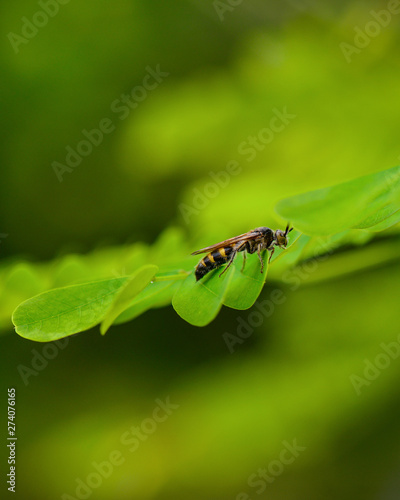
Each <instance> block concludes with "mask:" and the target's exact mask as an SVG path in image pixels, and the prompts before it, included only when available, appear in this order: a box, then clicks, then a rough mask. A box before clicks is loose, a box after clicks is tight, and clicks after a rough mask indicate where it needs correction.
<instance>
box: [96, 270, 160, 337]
mask: <svg viewBox="0 0 400 500" xmlns="http://www.w3.org/2000/svg"><path fill="white" fill-rule="evenodd" d="M157 271H158V267H157V266H153V265H151V264H149V265H146V266H143V267H141V268H140V269H138V270H137V271H136V272H135V273H134V274H133V275H132V276H130V278H129V279H128V280H127V281H126V282H125V283H124V285H123V286H122V288H121V289H120V290H119V292H118V294H117V295H115V296H114V299H113V302H112V304H111V305H110V307H109V309H108V310H107V314H106V315H105V317H104V319H103V321H102V322H101V326H100V332H101V334H102V335H104V334H105V333H106V332H107V330H108V329H109V328H110V326H111V325H112V324H113V322H114V320H115V319H116V318H117V317H118V316H119V315H120V314H121V313H123V312H124V311H125V309H127V308H128V307H129V306H130V305H131V303H132V299H133V298H134V297H136V296H137V295H138V294H139V293H140V292H141V291H142V290H143V289H144V288H145V287H146V286H147V285H148V284H149V283H150V281H151V280H152V278H154V275H155V274H156V272H157Z"/></svg>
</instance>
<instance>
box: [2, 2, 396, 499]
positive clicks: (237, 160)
mask: <svg viewBox="0 0 400 500" xmlns="http://www.w3.org/2000/svg"><path fill="white" fill-rule="evenodd" d="M43 5H44V6H45V7H46V8H47V9H49V12H52V16H50V17H49V18H48V20H47V22H46V21H43V19H44V20H45V17H43V15H42V16H41V15H40V14H38V12H43V9H44V7H43ZM55 5H56V6H55ZM389 7H390V8H391V9H392V10H393V12H392V13H391V14H389V15H388V14H385V13H382V10H385V11H387V9H388V8H389ZM396 9H397V10H398V11H399V12H400V7H399V6H396V2H393V1H392V2H378V1H376V2H356V1H336V2H333V1H331V2H317V1H316V0H303V1H296V0H285V1H283V2H282V1H280V2H278V1H277V0H276V1H269V2H262V1H260V0H254V1H251V0H243V2H238V1H236V2H233V1H232V0H231V1H230V2H228V0H222V1H221V2H212V1H209V2H201V1H199V0H193V1H176V2H173V3H172V2H171V3H167V2H162V1H159V0H156V1H153V2H145V1H143V0H141V1H132V0H115V1H114V2H113V3H108V4H107V3H99V2H94V1H92V0H88V1H86V2H84V3H79V4H78V3H76V2H69V3H66V4H65V5H61V4H54V3H53V2H51V1H50V2H47V1H46V0H45V1H44V2H42V4H40V3H36V2H28V1H23V0H21V1H20V2H18V3H17V4H16V5H11V4H10V5H7V4H2V6H1V7H0V13H1V15H0V26H1V32H2V33H3V42H2V44H1V46H0V51H1V52H0V57H1V74H2V96H3V99H2V103H3V112H2V113H1V117H0V126H1V136H0V137H1V143H2V144H1V146H2V147H1V156H2V162H1V163H2V168H1V174H0V175H1V183H0V234H1V235H2V237H1V239H0V257H1V260H0V276H1V278H2V282H1V283H0V299H1V303H2V304H3V306H2V309H3V311H2V313H1V315H0V316H1V320H2V328H3V330H2V332H3V333H4V335H3V336H2V337H1V340H0V341H1V343H2V346H1V352H2V360H1V368H0V369H1V373H2V376H1V378H2V381H3V384H2V386H3V389H2V392H1V394H2V397H3V403H2V408H3V411H2V413H3V415H2V418H4V425H2V429H3V437H4V438H5V437H6V428H7V427H6V422H5V413H6V398H7V391H6V388H7V387H15V388H16V394H17V399H16V400H17V406H16V411H17V419H16V424H17V436H18V446H17V494H16V495H14V498H15V497H16V498H30V499H32V500H36V499H55V498H63V499H68V498H69V499H70V498H95V499H101V500H102V499H111V498H112V499H114V498H118V499H133V498H135V499H141V500H142V499H143V500H147V499H154V500H167V499H168V500H169V499H187V498H191V499H237V500H249V499H255V498H263V499H264V498H265V499H267V498H268V499H283V498H284V499H288V500H291V499H298V498H307V499H320V498H325V499H337V498H342V499H358V498H360V499H382V500H388V499H397V498H399V493H398V491H399V486H400V484H399V483H400V480H399V473H400V431H399V427H398V419H399V411H400V391H399V384H398V380H399V376H400V365H399V363H400V361H399V359H398V358H397V356H398V355H399V352H400V344H399V341H400V337H399V334H400V328H399V321H398V305H399V300H398V297H399V294H400V280H399V277H400V266H399V263H398V261H395V262H391V263H386V264H382V265H381V266H375V267H374V268H368V267H366V268H363V269H362V270H361V271H358V272H351V271H352V270H354V269H355V268H357V262H356V259H357V257H354V262H351V259H352V256H351V255H352V254H351V252H350V254H349V258H350V264H348V265H347V267H346V271H348V272H343V268H342V267H341V261H340V259H338V260H337V261H334V262H336V264H335V265H336V266H337V269H336V270H337V273H333V276H332V273H328V274H330V275H331V279H329V280H326V279H322V278H323V277H324V273H323V269H324V265H325V264H324V262H319V263H317V265H316V266H315V267H312V268H311V267H309V268H303V269H302V270H301V274H294V275H293V276H291V277H290V278H289V279H288V280H286V282H274V281H272V280H270V281H267V285H266V287H265V289H264V291H263V293H262V296H261V299H262V300H268V299H269V298H271V297H272V296H273V295H271V294H273V293H274V291H275V290H277V289H278V290H281V291H282V293H283V295H282V296H283V297H284V300H282V301H281V302H282V303H280V304H275V305H274V307H273V310H272V312H271V314H268V315H267V316H262V317H261V319H260V316H255V315H254V311H256V309H255V308H252V309H251V310H249V311H240V312H239V311H234V310H228V309H223V311H222V312H221V313H220V315H219V316H218V318H217V319H216V320H215V321H214V322H213V323H212V324H211V325H209V326H207V327H205V328H201V329H200V328H196V327H192V326H190V325H188V324H187V323H185V322H184V321H183V320H181V319H180V318H179V317H178V316H177V314H176V313H175V312H174V311H173V309H172V307H167V308H163V309H158V310H154V311H149V312H147V313H146V314H144V315H143V316H141V317H139V318H138V319H137V320H135V321H133V322H130V323H127V324H124V325H120V326H114V327H112V328H111V330H110V331H109V332H108V334H107V335H106V336H105V337H101V336H100V334H99V331H98V328H95V329H93V330H92V331H89V332H86V333H82V334H79V335H76V336H74V337H72V338H70V339H69V340H65V341H63V342H61V343H55V344H50V345H46V344H36V343H33V342H30V341H27V340H25V339H22V338H20V337H19V336H18V335H16V334H15V332H13V329H12V324H11V320H10V312H9V309H10V308H11V306H12V305H13V306H14V307H15V306H16V305H17V304H18V303H19V302H20V301H22V300H24V299H26V298H29V297H30V296H31V295H34V294H35V293H38V291H40V290H37V289H36V288H35V287H36V285H35V283H34V280H33V279H32V281H30V278H31V276H32V272H33V271H32V269H34V270H35V271H34V273H37V276H41V272H42V271H43V269H45V268H46V269H47V272H48V269H50V270H51V269H52V267H51V266H52V265H53V263H57V262H60V260H61V261H62V259H72V260H73V259H74V258H75V257H74V255H75V256H76V255H79V254H89V259H90V255H91V253H92V252H99V251H100V250H102V251H103V250H104V253H103V254H102V255H103V259H106V255H107V248H108V247H109V246H113V247H121V246H123V245H127V244H130V243H133V242H137V241H142V242H145V243H147V244H152V243H153V242H154V241H155V240H156V239H157V237H158V236H159V235H160V233H162V232H163V231H164V230H165V229H166V228H168V227H170V226H178V227H181V228H183V230H184V231H185V234H186V237H187V241H188V248H189V251H192V250H195V249H196V248H198V247H199V246H201V244H203V243H204V245H206V244H211V243H213V242H214V241H219V240H222V239H224V238H227V237H230V236H233V235H235V234H239V233H242V232H245V231H247V230H249V229H251V228H254V227H257V226H264V225H267V226H270V227H273V228H277V227H282V224H284V223H285V221H281V220H279V219H278V218H277V216H276V215H275V213H274V211H273V207H274V205H275V203H276V202H277V201H278V200H280V199H281V198H284V197H286V196H290V195H292V194H295V193H299V192H302V191H307V190H311V189H315V188H318V187H323V186H326V185H329V184H334V183H336V182H341V181H345V180H348V179H351V178H354V177H357V176H360V175H364V174H368V173H371V172H374V171H377V170H382V169H385V168H389V167H391V166H394V165H396V164H398V161H399V155H400V146H399V141H398V131H399V126H398V123H399V120H398V117H399V116H400V100H399V98H398V95H399V90H398V89H399V79H400V54H399V51H398V46H399V41H400V36H399V20H400V14H398V13H395V11H396ZM57 10H58V11H57ZM371 10H373V11H374V13H371ZM56 11H57V12H56ZM32 20H35V22H38V23H39V24H40V23H42V24H43V26H42V27H40V28H37V29H36V31H37V33H35V28H34V27H33V28H32V26H30V28H29V23H30V22H32ZM378 21H379V22H378ZM27 23H28V24H27ZM371 23H375V24H371ZM27 26H28V27H27ZM23 30H25V31H23ZM366 32H367V33H370V35H366V34H365V33H366ZM23 33H25V34H27V33H28V34H29V35H30V37H31V38H25V42H21V38H18V37H21V36H23ZM360 33H363V34H364V35H360ZM13 34H14V35H13ZM355 37H356V40H355ZM343 44H349V45H343ZM350 45H351V46H353V47H354V48H355V50H354V49H350V52H351V54H350V55H349V52H348V51H349V46H350ZM344 52H345V53H344ZM149 68H150V69H149ZM157 71H158V75H160V74H162V75H163V76H161V77H160V76H156V77H155V76H154V74H155V72H157ZM160 72H161V73H160ZM149 74H150V75H153V76H151V77H148V76H147V75H149ZM145 82H146V84H147V83H148V86H149V87H150V86H151V87H152V88H148V89H147V90H145V91H144V92H143V90H142V89H143V84H144V83H145ZM138 86H139V88H138ZM133 89H134V90H133ZM135 89H136V90H135ZM132 90H133V92H134V97H133V100H131V104H132V103H133V104H132V109H130V108H129V112H128V108H122V107H121V106H123V104H122V103H121V100H123V99H124V97H123V95H130V94H131V92H132ZM282 115H283V118H282ZM277 116H278V117H280V118H278V119H277V120H276V119H275V117H277ZM107 119H108V120H109V122H108V124H111V126H110V128H112V131H111V132H110V133H108V134H103V135H104V136H103V138H102V140H99V141H98V142H99V144H98V145H97V146H94V147H93V148H92V151H91V153H90V154H88V155H87V156H86V157H84V158H83V159H82V161H81V163H80V164H79V165H78V166H76V167H69V170H70V171H66V172H64V173H63V175H62V176H61V177H62V182H60V174H59V175H58V176H57V175H56V172H55V171H54V168H53V165H54V162H58V163H61V164H64V165H65V164H66V155H67V149H66V148H67V147H71V148H72V149H73V150H75V151H76V148H77V146H78V144H79V143H80V142H81V141H82V140H85V133H84V132H83V131H84V130H86V131H92V130H93V129H98V128H99V123H100V122H102V123H104V120H107ZM265 129H269V131H266V130H265ZM260 134H261V135H260ZM254 138H256V139H254ZM250 142H253V145H250V144H249V143H250ZM249 148H250V150H251V151H250V150H249ZM232 162H233V163H232ZM228 165H235V166H236V171H235V172H236V174H235V175H232V174H230V175H228V176H227V174H223V173H222V172H227V168H228ZM216 178H218V179H220V180H221V181H220V183H224V184H225V185H224V186H222V184H221V185H218V183H217V182H216V180H215V179H216ZM227 179H228V180H227ZM210 185H211V187H210ZM397 231H398V229H397ZM5 235H7V236H5ZM371 248H372V249H373V248H374V247H371ZM373 251H374V250H373ZM76 258H78V257H76ZM332 259H333V257H332ZM69 262H70V261H69ZM331 262H332V261H331ZM28 263H33V267H32V265H31V264H28ZM331 265H332V264H331ZM72 267H73V266H72ZM72 267H71V268H68V266H67V267H66V268H65V269H67V271H68V269H72ZM65 269H64V271H65ZM65 272H66V271H65ZM109 272H110V275H112V274H113V273H114V274H115V275H120V274H123V272H124V270H123V269H122V268H119V266H118V263H117V264H115V263H112V264H111V263H110V271H109ZM319 273H321V274H319ZM296 276H297V278H296ZM318 276H321V277H322V278H321V279H318ZM41 286H45V285H43V283H42V285H41ZM11 311H12V309H11ZM252 313H253V316H252ZM257 318H258V320H257ZM243 324H246V325H249V326H246V327H243ZM240 325H242V326H240ZM239 328H244V329H245V330H246V332H247V334H246V338H244V339H242V342H241V343H238V344H237V345H235V346H234V349H233V351H234V352H231V351H232V349H229V348H228V346H227V344H226V342H225V339H226V333H230V334H232V335H237V334H238V333H240V332H241V331H242V330H239ZM388 352H389V353H390V354H388ZM385 353H386V354H385ZM50 358H52V359H50ZM360 380H363V381H364V382H360ZM160 400H161V401H163V402H164V404H165V402H166V401H170V403H171V405H172V406H171V407H170V409H168V408H167V410H163V411H164V413H163V411H161V412H158V410H156V408H157V407H159V405H160ZM165 411H166V413H165ZM154 412H156V413H154ZM153 414H154V415H160V421H158V422H157V421H156V420H154V418H153ZM161 417H162V421H161ZM164 417H165V419H164ZM138 428H139V431H138V430H137V429H138ZM134 429H136V430H134ZM137 432H139V434H137V435H136V436H139V437H136V438H134V437H132V436H133V434H132V433H137ZM4 442H5V439H4ZM294 443H297V445H298V447H299V448H298V450H300V451H296V450H294V452H289V451H288V452H285V451H284V450H287V449H288V446H289V449H290V446H292V447H293V444H294ZM5 448H6V447H5V445H4V446H3V451H2V470H3V465H4V466H5V467H4V470H6V471H7V468H8V467H6V466H7V463H6V457H7V450H6V449H5ZM290 453H292V455H291V454H290ZM292 458H293V460H292ZM113 460H114V461H115V463H114V465H109V464H110V463H111V461H113ZM282 460H283V461H282ZM99 464H102V465H99ZM99 467H100V469H101V470H102V471H103V476H101V475H99V474H100V473H99V472H98V468H99ZM85 485H86V486H85ZM88 485H89V486H88ZM1 489H2V491H5V492H6V493H8V492H7V485H6V481H5V479H4V476H3V475H2V484H1ZM10 495H11V493H10ZM68 495H69V496H68ZM2 496H3V493H2Z"/></svg>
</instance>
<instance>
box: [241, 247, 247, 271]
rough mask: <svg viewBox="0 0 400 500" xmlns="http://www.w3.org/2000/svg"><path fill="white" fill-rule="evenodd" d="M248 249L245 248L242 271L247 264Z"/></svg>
mask: <svg viewBox="0 0 400 500" xmlns="http://www.w3.org/2000/svg"><path fill="white" fill-rule="evenodd" d="M246 254H247V251H246V250H243V265H242V269H241V271H240V272H241V273H242V272H243V271H244V267H245V265H246V257H247V255H246Z"/></svg>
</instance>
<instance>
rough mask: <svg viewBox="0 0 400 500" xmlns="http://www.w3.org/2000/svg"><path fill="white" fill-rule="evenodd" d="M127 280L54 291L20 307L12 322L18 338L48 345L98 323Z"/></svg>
mask: <svg viewBox="0 0 400 500" xmlns="http://www.w3.org/2000/svg"><path fill="white" fill-rule="evenodd" d="M128 280H129V278H127V277H123V278H113V279H108V280H101V281H94V282H92V283H84V284H81V285H72V286H67V287H64V288H56V289H54V290H50V291H48V292H44V293H41V294H39V295H36V296H35V297H32V298H31V299H28V300H26V301H25V302H23V303H22V304H20V305H19V306H18V307H17V308H16V309H15V311H14V314H13V317H12V320H13V323H14V325H15V329H16V332H17V333H18V334H19V335H21V337H24V338H27V339H30V340H36V341H38V342H49V341H51V340H57V339H60V338H63V337H67V336H68V335H73V334H74V333H78V332H81V331H83V330H88V329H89V328H92V327H93V326H95V325H97V324H98V323H100V321H101V320H102V319H103V318H104V316H105V314H106V312H107V310H108V308H109V307H110V305H111V304H112V303H113V300H114V298H115V297H116V296H117V295H118V292H119V290H120V289H121V287H122V286H123V285H124V284H125V283H126V282H127V281H128Z"/></svg>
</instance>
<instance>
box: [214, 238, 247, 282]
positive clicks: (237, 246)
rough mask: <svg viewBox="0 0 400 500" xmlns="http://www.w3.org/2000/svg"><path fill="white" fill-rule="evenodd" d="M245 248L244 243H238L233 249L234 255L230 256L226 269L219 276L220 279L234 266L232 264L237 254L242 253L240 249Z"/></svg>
mask: <svg viewBox="0 0 400 500" xmlns="http://www.w3.org/2000/svg"><path fill="white" fill-rule="evenodd" d="M241 248H243V243H238V244H237V245H236V246H234V247H233V250H232V255H231V256H230V259H229V262H228V265H227V266H226V268H225V269H224V270H223V271H222V273H220V274H219V278H220V277H221V276H222V275H223V274H224V272H225V271H227V270H228V269H229V267H230V266H231V265H232V262H233V261H234V259H235V257H236V254H237V253H238V252H239V251H240V249H241Z"/></svg>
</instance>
